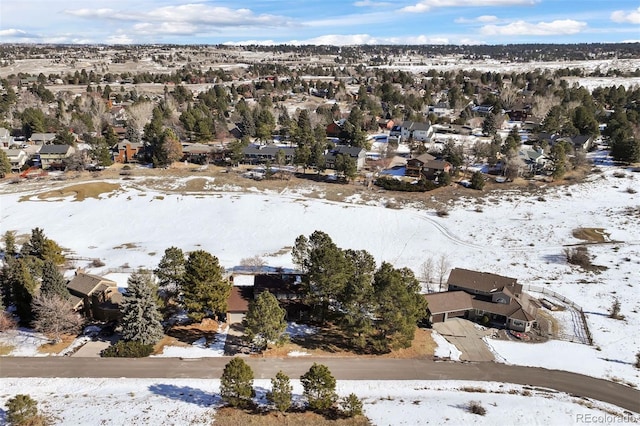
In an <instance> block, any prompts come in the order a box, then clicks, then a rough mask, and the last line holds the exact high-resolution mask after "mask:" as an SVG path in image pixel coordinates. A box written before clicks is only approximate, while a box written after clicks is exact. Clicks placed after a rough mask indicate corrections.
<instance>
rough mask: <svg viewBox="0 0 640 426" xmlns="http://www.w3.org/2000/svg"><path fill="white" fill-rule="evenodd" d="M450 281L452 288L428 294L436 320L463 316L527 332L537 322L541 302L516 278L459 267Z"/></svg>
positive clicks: (430, 307)
mask: <svg viewBox="0 0 640 426" xmlns="http://www.w3.org/2000/svg"><path fill="white" fill-rule="evenodd" d="M447 284H448V291H446V292H440V293H432V294H427V295H425V298H426V300H427V304H428V307H427V310H428V314H429V319H430V321H431V322H432V323H433V322H443V321H446V320H447V318H452V317H463V318H467V319H470V320H475V321H481V322H483V323H485V322H487V323H488V322H490V323H493V324H496V325H501V326H504V327H505V328H507V329H509V330H516V331H525V332H526V331H530V330H531V327H533V325H534V324H535V322H536V317H537V313H538V308H539V305H538V303H537V302H536V301H535V300H534V299H532V298H531V297H529V296H528V295H527V294H525V293H523V291H522V284H518V282H517V279H516V278H511V277H505V276H502V275H497V274H491V273H488V272H478V271H471V270H468V269H462V268H455V269H453V270H452V271H451V274H450V275H449V279H448V281H447ZM463 293H464V294H466V296H465V295H464V294H463Z"/></svg>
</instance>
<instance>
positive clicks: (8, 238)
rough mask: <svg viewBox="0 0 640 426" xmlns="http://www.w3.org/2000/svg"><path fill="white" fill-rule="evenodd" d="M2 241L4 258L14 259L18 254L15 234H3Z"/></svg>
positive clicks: (13, 232)
mask: <svg viewBox="0 0 640 426" xmlns="http://www.w3.org/2000/svg"><path fill="white" fill-rule="evenodd" d="M2 241H3V242H4V252H5V256H6V258H9V257H15V255H16V254H17V253H18V248H17V246H16V232H15V231H7V232H5V233H4V235H3V237H2Z"/></svg>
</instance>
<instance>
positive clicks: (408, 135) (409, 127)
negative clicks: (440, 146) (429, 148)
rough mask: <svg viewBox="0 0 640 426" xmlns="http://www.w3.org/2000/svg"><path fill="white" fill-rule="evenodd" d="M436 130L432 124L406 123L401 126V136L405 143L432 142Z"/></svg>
mask: <svg viewBox="0 0 640 426" xmlns="http://www.w3.org/2000/svg"><path fill="white" fill-rule="evenodd" d="M434 133H435V129H434V128H433V126H431V123H430V122H428V121H427V122H426V123H419V122H417V121H404V122H402V125H401V126H400V136H401V137H402V140H403V141H407V140H409V139H413V140H415V141H418V142H430V141H431V138H432V137H433V134H434Z"/></svg>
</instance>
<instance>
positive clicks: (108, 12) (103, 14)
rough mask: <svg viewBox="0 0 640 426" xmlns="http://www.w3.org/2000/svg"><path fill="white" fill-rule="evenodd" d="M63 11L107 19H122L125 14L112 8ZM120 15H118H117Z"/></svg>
mask: <svg viewBox="0 0 640 426" xmlns="http://www.w3.org/2000/svg"><path fill="white" fill-rule="evenodd" d="M64 13H66V14H68V15H73V16H78V17H80V18H92V19H93V18H107V19H124V18H126V16H121V15H120V14H119V13H117V12H116V11H115V10H113V9H106V8H105V9H76V10H65V11H64ZM118 15H120V16H118Z"/></svg>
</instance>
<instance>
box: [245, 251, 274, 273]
mask: <svg viewBox="0 0 640 426" xmlns="http://www.w3.org/2000/svg"><path fill="white" fill-rule="evenodd" d="M266 264H267V263H266V262H265V261H264V259H263V258H261V257H260V256H258V255H255V256H253V257H245V258H244V259H240V265H241V266H246V267H247V268H249V270H251V271H252V272H257V271H259V270H260V269H261V268H262V267H263V266H265V265H266Z"/></svg>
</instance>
